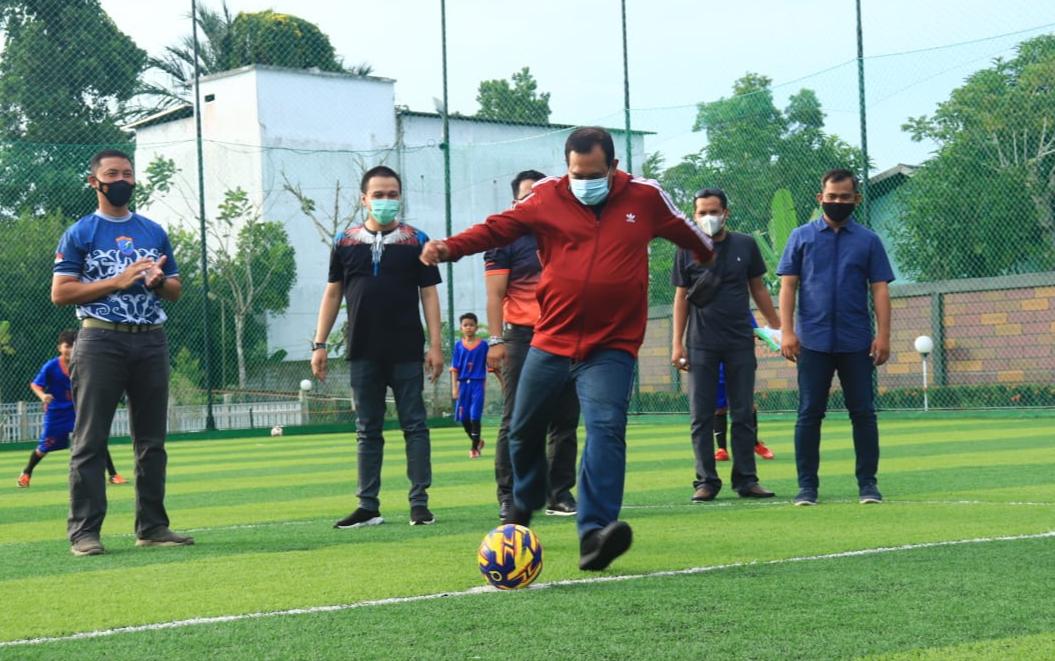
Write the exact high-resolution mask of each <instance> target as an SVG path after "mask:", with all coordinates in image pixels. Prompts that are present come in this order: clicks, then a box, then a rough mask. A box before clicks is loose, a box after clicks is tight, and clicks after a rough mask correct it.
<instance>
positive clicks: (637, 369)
mask: <svg viewBox="0 0 1055 661" xmlns="http://www.w3.org/2000/svg"><path fill="white" fill-rule="evenodd" d="M620 5H621V7H622V26H623V123H624V128H623V130H624V131H625V133H626V171H627V172H630V173H633V171H634V153H633V142H632V135H631V133H630V58H629V53H628V51H627V47H626V0H620ZM630 408H631V410H632V411H633V412H635V413H641V361H640V360H637V361H634V401H633V402H631V404H630Z"/></svg>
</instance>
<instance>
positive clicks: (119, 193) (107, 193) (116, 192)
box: [98, 179, 136, 207]
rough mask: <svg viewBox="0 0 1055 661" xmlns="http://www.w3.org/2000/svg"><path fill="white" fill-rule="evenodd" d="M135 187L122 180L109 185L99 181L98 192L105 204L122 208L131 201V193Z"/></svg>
mask: <svg viewBox="0 0 1055 661" xmlns="http://www.w3.org/2000/svg"><path fill="white" fill-rule="evenodd" d="M135 187H136V186H135V184H130V183H128V182H127V181H125V180H124V179H118V180H117V181H111V182H109V183H108V182H105V181H100V182H99V188H98V190H99V192H101V193H102V194H103V197H105V198H106V201H107V202H109V203H110V204H112V205H114V206H115V207H123V206H124V205H126V204H128V201H129V200H131V199H132V191H133V190H134V189H135Z"/></svg>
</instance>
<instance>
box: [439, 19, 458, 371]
mask: <svg viewBox="0 0 1055 661" xmlns="http://www.w3.org/2000/svg"><path fill="white" fill-rule="evenodd" d="M440 32H441V33H442V38H441V43H442V46H443V210H444V214H445V215H444V217H445V220H446V224H447V225H446V229H447V236H448V237H449V236H450V235H451V234H453V233H454V227H453V223H452V221H451V127H450V116H449V113H448V112H447V0H440ZM447 332H448V333H450V337H449V338H446V339H447V342H448V343H449V344H450V348H451V351H452V352H453V351H454V337H455V333H454V264H453V263H452V262H447Z"/></svg>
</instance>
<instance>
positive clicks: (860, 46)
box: [856, 0, 871, 227]
mask: <svg viewBox="0 0 1055 661" xmlns="http://www.w3.org/2000/svg"><path fill="white" fill-rule="evenodd" d="M856 5H857V107H858V113H859V114H860V116H861V155H862V156H863V157H864V164H863V165H862V166H861V197H862V202H861V215H860V218H859V220H860V221H861V222H862V223H863V224H864V226H865V227H870V226H871V223H870V219H869V217H868V206H869V203H870V200H869V196H868V172H869V165H868V122H867V120H866V114H865V55H864V52H865V46H864V33H863V31H862V29H861V0H856Z"/></svg>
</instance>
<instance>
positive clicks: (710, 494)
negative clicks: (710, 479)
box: [692, 484, 718, 503]
mask: <svg viewBox="0 0 1055 661" xmlns="http://www.w3.org/2000/svg"><path fill="white" fill-rule="evenodd" d="M717 496H718V490H717V489H715V488H714V487H712V486H711V485H709V484H703V485H700V486H699V487H697V488H696V491H695V492H694V493H693V494H692V502H694V503H703V502H706V501H708V500H714V499H715V497H717Z"/></svg>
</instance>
